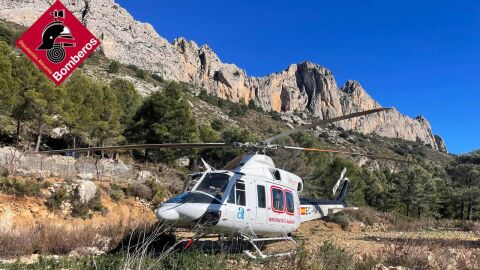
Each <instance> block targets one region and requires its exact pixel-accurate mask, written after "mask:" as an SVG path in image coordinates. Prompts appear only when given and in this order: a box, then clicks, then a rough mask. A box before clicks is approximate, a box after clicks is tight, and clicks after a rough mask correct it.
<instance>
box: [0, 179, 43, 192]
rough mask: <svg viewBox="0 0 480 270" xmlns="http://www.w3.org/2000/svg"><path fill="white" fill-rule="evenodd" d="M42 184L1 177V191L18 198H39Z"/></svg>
mask: <svg viewBox="0 0 480 270" xmlns="http://www.w3.org/2000/svg"><path fill="white" fill-rule="evenodd" d="M40 187H41V185H40V183H39V182H37V181H35V180H31V179H17V178H10V177H0V190H1V191H3V192H5V193H7V194H12V195H17V196H30V197H32V196H38V195H39V194H40Z"/></svg>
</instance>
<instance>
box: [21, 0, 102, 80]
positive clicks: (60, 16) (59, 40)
mask: <svg viewBox="0 0 480 270" xmlns="http://www.w3.org/2000/svg"><path fill="white" fill-rule="evenodd" d="M17 46H18V47H19V48H20V49H21V50H22V51H23V52H24V53H25V54H26V55H27V56H28V57H29V58H30V59H31V60H32V61H33V62H34V63H35V64H36V65H37V66H38V67H39V68H40V69H41V70H43V72H45V74H47V76H48V77H49V78H50V79H51V80H52V81H53V82H54V83H55V84H56V85H57V86H58V85H60V84H61V83H62V82H63V81H64V80H65V79H67V78H68V76H69V75H70V74H71V73H72V72H73V71H74V70H75V69H76V68H77V67H78V66H79V65H80V64H81V63H82V62H83V61H84V60H85V59H86V58H87V57H88V56H89V55H90V54H91V53H92V52H93V51H95V49H96V48H98V46H100V41H99V40H98V39H97V38H96V37H95V36H94V35H93V34H92V33H90V31H88V29H87V28H86V27H85V26H84V25H83V24H82V23H81V22H80V21H79V20H78V19H77V18H76V17H75V16H74V15H73V14H72V12H70V11H69V10H68V9H67V8H66V7H65V6H64V5H63V4H62V3H61V2H60V1H56V2H55V3H54V4H53V5H52V6H51V7H50V8H49V9H48V10H47V11H46V12H45V13H44V14H43V15H42V16H41V17H40V18H39V19H38V20H37V21H36V22H35V23H34V24H33V25H32V26H31V27H30V28H29V29H28V30H27V31H26V32H25V33H24V34H23V35H22V36H21V37H20V38H19V39H18V40H17Z"/></svg>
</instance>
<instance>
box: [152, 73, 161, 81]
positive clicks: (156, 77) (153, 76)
mask: <svg viewBox="0 0 480 270" xmlns="http://www.w3.org/2000/svg"><path fill="white" fill-rule="evenodd" d="M152 79H154V80H155V81H157V82H161V83H162V82H164V79H163V77H162V76H160V75H158V74H156V73H154V74H152Z"/></svg>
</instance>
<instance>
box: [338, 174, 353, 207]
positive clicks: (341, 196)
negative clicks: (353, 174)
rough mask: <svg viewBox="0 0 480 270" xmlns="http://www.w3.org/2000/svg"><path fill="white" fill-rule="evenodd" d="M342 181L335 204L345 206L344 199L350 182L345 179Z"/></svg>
mask: <svg viewBox="0 0 480 270" xmlns="http://www.w3.org/2000/svg"><path fill="white" fill-rule="evenodd" d="M343 180H344V182H343V186H342V190H341V191H340V194H339V195H338V197H337V202H338V203H341V204H343V205H345V198H346V197H347V193H348V185H349V184H350V180H349V179H348V178H346V177H345V178H344V179H343Z"/></svg>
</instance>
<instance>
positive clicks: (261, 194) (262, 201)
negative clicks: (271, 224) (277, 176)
mask: <svg viewBox="0 0 480 270" xmlns="http://www.w3.org/2000/svg"><path fill="white" fill-rule="evenodd" d="M257 199H258V208H266V207H267V202H266V196H265V186H262V185H257Z"/></svg>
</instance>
